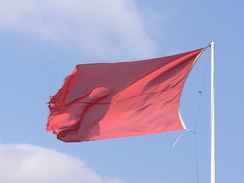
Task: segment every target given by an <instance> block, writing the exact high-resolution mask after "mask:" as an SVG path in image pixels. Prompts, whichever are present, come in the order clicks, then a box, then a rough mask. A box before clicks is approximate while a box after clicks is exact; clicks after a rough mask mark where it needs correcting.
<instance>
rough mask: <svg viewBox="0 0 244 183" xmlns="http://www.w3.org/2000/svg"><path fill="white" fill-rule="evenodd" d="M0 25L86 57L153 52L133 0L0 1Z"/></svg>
mask: <svg viewBox="0 0 244 183" xmlns="http://www.w3.org/2000/svg"><path fill="white" fill-rule="evenodd" d="M0 26H1V29H2V30H12V31H16V32H20V33H24V34H29V35H31V36H36V37H39V38H42V39H45V40H49V41H51V42H52V43H56V44H57V45H69V46H72V48H76V49H78V50H80V51H81V52H82V53H83V54H85V55H88V56H89V55H93V56H94V55H97V56H99V57H106V56H108V55H109V56H122V55H124V54H127V55H129V56H134V57H137V56H140V57H143V56H153V55H154V53H155V43H154V41H153V40H152V39H151V37H150V36H149V34H148V33H147V31H146V28H145V22H144V21H143V18H142V16H141V15H140V13H139V11H138V9H137V7H136V5H135V3H134V1H133V0H116V1H114V0H106V1H100V0H92V1H90V0H85V1H79V0H71V1H68V0H42V1H39V0H22V1H18V0H8V1H5V0H0Z"/></svg>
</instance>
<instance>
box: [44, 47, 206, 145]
mask: <svg viewBox="0 0 244 183" xmlns="http://www.w3.org/2000/svg"><path fill="white" fill-rule="evenodd" d="M202 51H203V49H198V50H194V51H190V52H186V53H181V54H177V55H172V56H167V57H161V58H155V59H148V60H142V61H134V62H120V63H97V64H81V65H77V66H76V68H75V69H74V71H73V72H72V74H71V75H69V76H68V77H67V78H66V79H65V82H64V84H63V86H62V88H61V89H60V90H59V91H58V93H57V94H56V95H55V96H53V97H51V99H50V102H49V109H50V114H49V117H48V123H47V131H52V132H53V133H54V134H57V138H58V139H59V140H62V141H64V142H82V141H92V140H102V139H111V138H118V137H127V136H135V135H144V134H153V133H161V132H168V131H173V130H181V129H185V128H186V127H185V125H184V123H183V121H182V119H181V116H180V112H179V103H180V97H181V93H182V89H183V86H184V83H185V81H186V78H187V76H188V74H189V72H190V70H191V68H192V67H193V65H194V63H195V61H196V60H197V58H198V57H199V56H200V54H201V52H202Z"/></svg>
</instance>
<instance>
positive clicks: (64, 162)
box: [0, 144, 123, 183]
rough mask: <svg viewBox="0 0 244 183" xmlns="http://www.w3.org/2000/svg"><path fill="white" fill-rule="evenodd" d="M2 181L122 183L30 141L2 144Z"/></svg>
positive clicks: (77, 160) (0, 178)
mask: <svg viewBox="0 0 244 183" xmlns="http://www.w3.org/2000/svg"><path fill="white" fill-rule="evenodd" d="M0 182H2V183H17V182H18V183H33V182H35V183H43V182H45V183H67V182H72V183H81V182H82V183H123V181H121V180H119V179H110V180H105V179H103V178H102V177H101V176H100V175H98V174H97V173H96V172H94V171H93V170H91V169H89V168H87V167H85V165H84V163H83V162H82V161H80V160H79V159H78V158H75V157H72V156H69V155H66V154H63V153H60V152H57V151H55V150H52V149H45V148H41V147H38V146H32V145H27V144H19V145H6V144H0Z"/></svg>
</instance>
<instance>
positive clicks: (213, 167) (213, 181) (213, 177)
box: [210, 41, 216, 183]
mask: <svg viewBox="0 0 244 183" xmlns="http://www.w3.org/2000/svg"><path fill="white" fill-rule="evenodd" d="M210 47H211V183H216V161H215V157H216V152H215V104H214V101H215V99H214V95H215V91H214V48H215V43H214V41H211V43H210Z"/></svg>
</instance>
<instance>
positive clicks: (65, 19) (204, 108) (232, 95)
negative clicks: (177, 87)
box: [0, 0, 244, 183]
mask: <svg viewBox="0 0 244 183" xmlns="http://www.w3.org/2000/svg"><path fill="white" fill-rule="evenodd" d="M243 6H244V3H243V2H242V1H239V0H236V1H232V2H231V1H218V0H216V1H209V0H206V1H193V0H186V1H172V0H171V1H169V0H167V1H166V0H163V1H162V0H151V1H146V0H116V1H115V0H106V1H105V0H103V1H101V0H100V1H99V0H93V1H88V0H82V1H81V0H80V1H79V0H71V1H67V0H49V1H48V0H42V1H41V0H22V1H17V0H8V1H4V0H0V84H1V90H0V125H1V127H0V182H3V183H16V182H18V183H23V182H25V183H26V182H27V183H28V182H37V183H38V182H46V183H49V182H50V183H51V182H52V183H55V182H59V183H63V182H67V181H68V180H69V182H72V183H78V182H79V183H80V182H82V183H164V182H165V183H166V182H167V183H176V182H181V183H189V182H197V173H196V159H195V144H194V138H196V142H197V163H198V180H199V182H209V180H210V91H209V90H210V49H208V50H206V51H205V52H204V54H203V55H202V56H201V57H200V59H199V61H198V63H197V64H196V65H195V67H194V69H193V70H192V72H191V74H190V76H189V78H188V80H187V82H186V85H185V87H184V91H183V94H182V101H181V113H182V117H183V119H184V121H185V123H186V125H187V127H188V128H189V129H192V130H194V129H195V123H196V117H197V106H198V104H199V100H200V94H199V92H198V91H199V90H200V91H202V95H201V103H200V110H199V115H198V121H197V131H196V132H197V133H196V136H194V135H193V134H192V133H187V134H185V135H184V137H183V138H182V139H181V140H180V141H179V142H178V144H177V145H176V147H175V148H173V149H172V148H171V146H172V145H173V144H174V142H175V141H176V139H177V138H178V137H179V136H180V134H182V133H183V131H176V132H168V133H161V134H153V135H144V136H138V137H128V138H120V139H111V140H102V141H94V142H84V143H63V142H61V141H59V140H57V139H56V137H55V135H53V134H52V133H50V132H49V133H47V132H46V131H45V127H46V122H47V116H48V113H49V111H48V108H47V105H46V102H48V101H49V96H52V95H54V94H55V93H56V92H57V90H58V89H59V88H60V87H61V86H62V83H63V79H64V78H65V77H66V76H67V75H68V74H70V73H71V71H72V70H73V68H74V67H75V65H77V64H82V63H94V62H118V61H132V60H139V59H147V58H154V57H162V56H166V55H170V54H177V53H181V52H186V51H190V50H194V49H198V48H202V47H205V46H207V44H208V43H209V42H210V41H212V40H214V41H215V43H216V60H215V62H216V70H215V71H216V123H217V124H216V128H217V130H216V132H217V134H216V135H217V182H221V183H229V182H240V181H241V180H242V179H243V178H242V176H241V175H242V172H243V169H244V156H243V154H244V146H243V142H242V140H241V139H242V138H243V128H244V124H243V120H242V116H241V115H242V113H243V102H244V99H243V91H244V86H243V82H242V80H243V78H244V77H243V76H244V74H243V71H242V70H243V59H242V52H243V42H244V37H243V32H244V23H243V19H244V13H243ZM162 120H163V119H162Z"/></svg>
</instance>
